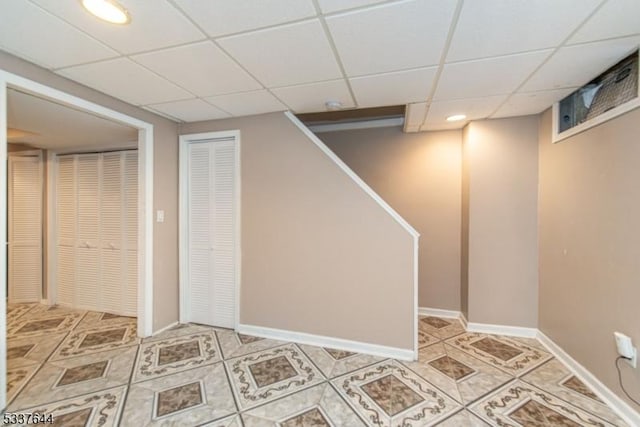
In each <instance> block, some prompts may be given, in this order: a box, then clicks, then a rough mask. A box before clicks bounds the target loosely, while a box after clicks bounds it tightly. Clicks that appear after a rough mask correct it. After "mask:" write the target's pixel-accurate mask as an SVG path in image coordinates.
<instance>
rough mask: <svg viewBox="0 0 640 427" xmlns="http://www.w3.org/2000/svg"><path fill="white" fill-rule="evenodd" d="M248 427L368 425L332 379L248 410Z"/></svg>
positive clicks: (244, 416) (246, 419) (245, 418)
mask: <svg viewBox="0 0 640 427" xmlns="http://www.w3.org/2000/svg"><path fill="white" fill-rule="evenodd" d="M242 418H243V420H244V425H245V427H262V426H283V427H294V426H326V425H329V426H353V427H357V426H364V425H365V424H364V423H363V422H362V420H361V419H360V418H359V417H358V415H357V414H356V413H355V412H354V411H353V409H351V408H350V407H349V405H347V403H346V402H345V401H344V400H343V399H342V398H341V397H340V395H339V394H338V393H337V392H336V391H335V389H334V388H333V387H332V386H331V385H330V384H329V383H323V384H319V385H316V386H313V387H311V388H308V389H306V390H303V391H300V392H298V393H295V394H292V395H289V396H287V397H284V398H282V399H278V400H276V401H274V402H271V403H268V404H266V405H262V406H259V407H257V408H255V409H251V410H249V411H247V412H244V413H243V415H242Z"/></svg>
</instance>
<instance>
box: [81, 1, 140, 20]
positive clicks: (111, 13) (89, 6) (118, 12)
mask: <svg viewBox="0 0 640 427" xmlns="http://www.w3.org/2000/svg"><path fill="white" fill-rule="evenodd" d="M81 1H82V6H83V7H84V8H85V9H86V10H87V11H88V12H89V13H91V14H92V15H94V16H96V17H98V18H100V19H102V20H103V21H107V22H110V23H112V24H128V23H129V22H131V17H130V16H129V12H128V11H127V9H125V8H124V7H122V6H121V5H120V4H118V2H116V1H115V0H81Z"/></svg>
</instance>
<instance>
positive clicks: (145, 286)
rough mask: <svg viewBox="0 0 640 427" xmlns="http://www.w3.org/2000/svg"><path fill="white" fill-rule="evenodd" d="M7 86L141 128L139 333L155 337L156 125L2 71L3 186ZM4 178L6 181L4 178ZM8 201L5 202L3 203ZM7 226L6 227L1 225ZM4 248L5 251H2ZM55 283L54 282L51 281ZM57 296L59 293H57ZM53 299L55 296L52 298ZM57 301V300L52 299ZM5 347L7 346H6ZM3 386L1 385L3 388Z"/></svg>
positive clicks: (1, 370)
mask: <svg viewBox="0 0 640 427" xmlns="http://www.w3.org/2000/svg"><path fill="white" fill-rule="evenodd" d="M7 87H14V88H19V89H20V90H21V91H23V92H26V93H29V94H32V95H35V96H38V97H41V98H45V99H49V100H52V101H54V102H56V103H58V104H63V105H67V106H70V107H72V108H74V109H77V110H82V111H86V112H89V113H91V114H94V115H96V116H98V117H103V118H106V119H108V120H112V121H116V122H119V123H122V124H125V125H128V126H132V127H135V128H137V129H138V173H139V175H138V212H139V214H138V313H137V314H138V335H139V336H141V337H147V336H151V334H152V331H153V226H154V222H153V220H154V218H153V173H154V168H153V125H152V124H151V123H147V122H145V121H142V120H139V119H136V118H134V117H131V116H128V115H126V114H123V113H120V112H118V111H115V110H112V109H110V108H107V107H104V106H102V105H99V104H95V103H93V102H91V101H87V100H85V99H82V98H78V97H76V96H73V95H70V94H68V93H66V92H63V91H60V90H57V89H54V88H51V87H49V86H46V85H43V84H41V83H38V82H35V81H33V80H29V79H26V78H24V77H21V76H18V75H16V74H12V73H9V72H7V71H4V70H0V128H2V129H5V130H2V131H0V135H2V137H1V138H0V155H1V156H2V157H1V158H0V186H2V185H6V174H7V171H6V155H7V135H6V128H7V122H6V119H7V96H6V95H7V93H6V91H7ZM3 180H4V181H3ZM2 194H3V195H2V197H0V211H3V212H2V213H0V223H2V224H6V192H3V193H2ZM3 203H4V204H3ZM0 228H2V229H4V227H0ZM0 241H4V242H6V231H2V232H0ZM2 251H4V252H2ZM5 254H6V245H2V249H0V258H1V260H0V266H1V268H0V276H2V277H1V278H0V288H2V290H0V300H2V302H0V309H2V310H1V311H2V313H4V308H3V307H4V305H3V304H4V299H5V298H6V295H5V293H6V291H5V288H6V283H5V282H6V276H5V274H6V267H7V266H6V256H5ZM49 286H51V283H49ZM54 295H55V292H54ZM50 300H51V299H50ZM51 302H55V301H51ZM0 316H1V317H0V320H1V321H2V322H0V323H2V326H0V338H3V337H4V334H6V330H5V328H6V319H5V318H4V314H2V315H0ZM3 348H4V347H3ZM4 356H5V351H4V350H0V359H2V361H0V384H4V383H5V381H6V376H5V375H6V372H5V369H6V367H5V365H4ZM2 388H3V387H0V389H2ZM4 393H5V392H4V391H2V392H0V407H2V406H3V404H4V403H5V401H4V397H5V396H6V395H5V394H4Z"/></svg>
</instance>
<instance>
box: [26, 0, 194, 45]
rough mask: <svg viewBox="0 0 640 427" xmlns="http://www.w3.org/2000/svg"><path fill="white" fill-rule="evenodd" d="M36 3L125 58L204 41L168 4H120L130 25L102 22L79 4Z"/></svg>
mask: <svg viewBox="0 0 640 427" xmlns="http://www.w3.org/2000/svg"><path fill="white" fill-rule="evenodd" d="M33 1H35V2H36V3H38V4H39V5H41V6H42V7H44V8H45V9H47V10H48V11H50V12H52V13H54V14H56V15H58V16H60V17H61V18H63V19H64V20H65V21H67V22H69V23H71V24H72V25H75V26H77V27H78V28H80V29H81V30H83V31H86V32H87V33H89V34H91V35H92V36H94V37H95V38H97V39H99V40H101V41H103V42H104V43H106V44H108V45H109V46H111V47H112V48H114V49H116V50H118V51H120V52H122V53H125V54H130V53H135V52H141V51H146V50H151V49H158V48H162V47H167V46H174V45H178V44H183V43H189V42H192V41H196V40H202V39H204V38H205V35H204V34H202V32H200V30H198V29H197V28H196V26H195V25H193V24H192V23H191V22H190V21H189V20H188V19H187V18H186V17H185V16H184V15H183V14H182V13H180V11H178V10H177V9H176V8H175V7H173V6H172V5H170V4H169V3H168V2H167V1H165V0H153V1H139V0H119V2H120V4H122V6H123V7H125V8H126V9H127V10H128V11H129V14H130V15H131V22H130V23H129V24H127V25H114V24H110V23H108V22H104V21H101V20H99V19H98V18H96V17H95V16H93V15H91V14H90V13H89V12H87V11H86V10H84V8H83V7H82V6H81V4H80V2H79V1H78V0H33ZM48 33H49V32H47V34H48Z"/></svg>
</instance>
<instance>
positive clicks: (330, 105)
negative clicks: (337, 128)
mask: <svg viewBox="0 0 640 427" xmlns="http://www.w3.org/2000/svg"><path fill="white" fill-rule="evenodd" d="M324 105H325V107H327V111H336V110H342V102H340V101H327V102H325V103H324Z"/></svg>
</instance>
